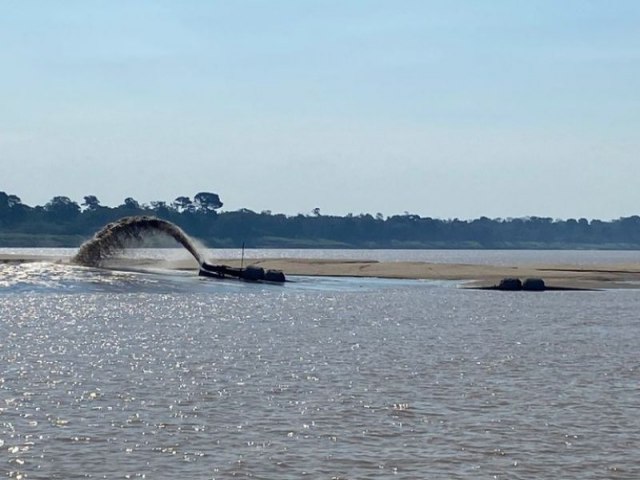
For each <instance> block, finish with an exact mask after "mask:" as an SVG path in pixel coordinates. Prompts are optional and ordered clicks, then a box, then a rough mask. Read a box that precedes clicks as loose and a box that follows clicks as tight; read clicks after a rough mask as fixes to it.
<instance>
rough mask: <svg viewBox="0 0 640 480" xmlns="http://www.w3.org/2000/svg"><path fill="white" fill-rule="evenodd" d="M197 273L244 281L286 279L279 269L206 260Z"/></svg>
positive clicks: (262, 281)
mask: <svg viewBox="0 0 640 480" xmlns="http://www.w3.org/2000/svg"><path fill="white" fill-rule="evenodd" d="M198 275H200V276H201V277H210V278H218V279H237V280H243V281H245V282H259V283H277V284H282V283H285V282H286V281H287V279H286V277H285V275H284V273H282V271H280V270H265V269H264V268H262V267H256V266H248V267H244V268H236V267H229V266H227V265H211V264H209V263H207V262H202V263H201V264H200V269H199V271H198Z"/></svg>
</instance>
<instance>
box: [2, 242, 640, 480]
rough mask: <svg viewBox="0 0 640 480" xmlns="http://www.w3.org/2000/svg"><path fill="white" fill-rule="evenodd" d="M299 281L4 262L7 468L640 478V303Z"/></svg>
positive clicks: (628, 294)
mask: <svg viewBox="0 0 640 480" xmlns="http://www.w3.org/2000/svg"><path fill="white" fill-rule="evenodd" d="M5 253H6V252H5ZM35 253H42V252H35ZM45 253H51V252H45ZM281 253H283V256H293V255H294V253H292V252H291V251H289V252H281ZM154 254H156V255H158V256H159V257H163V256H166V255H168V254H169V253H168V252H166V251H157V252H155V253H154ZM176 255H178V253H176ZM358 255H362V257H361V258H374V257H372V255H383V256H386V258H390V259H393V258H396V257H394V256H393V252H385V253H378V254H376V253H375V252H370V251H369V252H361V253H359V254H358ZM411 255H414V256H415V255H416V252H413V253H411V252H409V253H407V252H397V255H396V256H397V257H398V258H400V259H406V257H407V256H411ZM425 255H428V254H425ZM442 255H445V254H442ZM456 255H460V252H453V254H452V257H451V258H457V257H455V256H456ZM465 255H468V256H470V257H473V255H474V254H473V253H465ZM475 255H477V256H478V261H481V260H480V259H481V258H483V257H482V255H483V253H482V252H476V253H475ZM485 255H486V254H485ZM495 255H496V256H499V255H498V254H495ZM504 255H505V256H508V255H514V253H513V252H505V253H504ZM515 255H525V256H526V254H518V253H515ZM529 255H531V254H529ZM544 255H545V253H544V252H539V256H541V257H542V256H544ZM553 255H556V254H553ZM558 255H560V254H558ZM597 255H598V254H597V253H593V252H592V253H586V252H570V253H567V256H566V258H562V259H561V260H564V261H565V263H590V262H592V261H594V260H593V257H594V256H595V257H597ZM602 255H605V256H607V255H608V257H606V258H611V255H613V256H614V257H616V258H623V257H624V259H622V260H620V261H621V262H625V261H630V260H628V259H627V257H629V258H631V257H632V256H633V255H634V253H633V252H629V253H627V252H619V253H615V252H609V253H607V252H604V253H602ZM223 256H228V255H223ZM445 256H446V255H445ZM502 260H503V261H505V262H508V261H510V260H509V258H506V259H504V258H503V259H502ZM452 261H454V262H455V261H456V260H455V259H454V260H452ZM536 261H539V260H536ZM542 261H543V262H544V261H547V260H542ZM556 261H557V259H556ZM469 263H473V262H469ZM606 263H613V262H611V261H608V262H606ZM292 280H295V281H293V282H291V283H288V284H286V285H284V286H272V285H255V284H247V283H234V282H220V281H215V280H210V279H203V278H198V277H197V276H195V275H194V274H193V273H190V272H184V273H176V272H171V271H162V270H153V271H148V272H117V271H108V270H98V269H89V268H80V267H73V266H69V265H64V264H55V263H31V264H23V265H15V264H6V265H0V473H1V474H3V475H4V476H6V477H10V478H19V477H22V478H38V479H45V478H60V479H67V478H216V479H225V478H255V479H298V478H302V477H304V476H306V477H307V478H314V479H315V478H318V479H338V478H339V479H374V478H375V479H378V478H393V479H400V478H402V479H415V478H429V479H456V478H460V479H463V478H464V479H467V478H472V479H477V478H487V479H494V478H498V479H531V478H563V479H568V478H575V479H604V478H616V479H618V478H619V479H637V478H640V460H639V459H638V452H639V451H640V415H639V414H640V369H639V368H640V357H639V356H638V345H639V344H640V321H639V319H638V312H640V295H638V291H637V290H605V291H600V292H544V293H532V292H495V291H472V290H465V289H461V288H458V285H457V284H456V283H455V282H429V281H389V280H374V279H344V278H324V279H319V278H308V277H298V278H293V279H292Z"/></svg>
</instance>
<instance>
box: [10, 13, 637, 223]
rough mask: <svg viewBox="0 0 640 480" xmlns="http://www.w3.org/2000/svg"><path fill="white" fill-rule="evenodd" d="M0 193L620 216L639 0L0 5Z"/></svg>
mask: <svg viewBox="0 0 640 480" xmlns="http://www.w3.org/2000/svg"><path fill="white" fill-rule="evenodd" d="M0 65H2V69H1V70H0V95H1V96H0V172H1V173H0V190H2V191H6V192H7V193H13V194H16V195H18V196H19V197H21V199H22V201H23V202H24V203H27V204H29V205H43V204H44V203H46V202H47V201H48V200H50V199H51V198H52V197H53V196H56V195H64V196H68V197H70V198H72V199H73V200H75V201H77V202H81V201H82V197H83V196H84V195H89V194H92V195H96V196H97V197H98V198H99V199H100V200H101V201H102V203H103V204H105V205H109V206H115V205H118V204H120V203H122V201H123V199H124V198H125V197H129V196H131V197H133V198H135V199H136V200H138V201H139V202H141V203H144V202H150V201H152V200H164V201H169V202H170V201H172V200H173V199H174V198H176V197H177V196H180V195H187V196H191V197H192V196H193V195H194V194H195V193H197V192H199V191H212V192H216V193H218V194H219V195H220V197H221V199H222V200H223V202H225V207H224V209H225V210H236V209H239V208H250V209H252V210H256V211H262V210H272V211H273V212H281V213H287V214H297V213H300V212H302V213H308V212H310V211H311V209H313V208H315V207H318V208H320V210H321V212H322V213H326V214H340V215H343V214H346V213H349V212H352V213H354V214H358V213H364V212H367V213H372V214H375V213H377V212H382V213H383V214H385V215H391V214H396V213H402V212H405V211H408V212H410V213H416V214H419V215H422V216H432V217H437V218H453V217H458V218H476V217H479V216H482V215H485V216H488V217H491V218H495V217H503V218H506V217H522V216H527V215H538V216H550V217H554V218H570V217H573V218H578V217H586V218H589V219H591V218H601V219H611V218H617V217H620V216H629V215H633V214H640V188H639V186H638V184H637V183H638V182H637V179H638V175H637V173H636V172H637V170H638V165H639V160H640V155H639V152H640V148H639V147H640V1H637V0H628V1H625V0H616V1H610V0H601V1H590V0H573V1H572V0H562V1H558V0H549V1H541V0H540V1H539V0H531V1H521V0H513V1H506V0H475V1H472V0H469V1H455V0H442V1H429V0H415V1H410V0H389V1H376V0H367V1H365V0H335V1H332V0H318V1H311V0H309V1H301V0H262V1H257V0H256V1H250V0H242V1H226V0H225V1H205V0H202V1H195V0H180V1H178V0H174V1H161V0H148V1H144V0H136V1H131V0H120V1H119V0H106V1H97V0H77V1H69V0H57V1H49V0H42V1H32V0H3V1H2V4H1V8H0Z"/></svg>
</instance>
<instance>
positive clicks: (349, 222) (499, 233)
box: [0, 192, 640, 249]
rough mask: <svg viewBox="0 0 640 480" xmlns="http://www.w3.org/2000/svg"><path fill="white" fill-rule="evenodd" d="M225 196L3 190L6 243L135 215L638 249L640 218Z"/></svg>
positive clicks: (276, 240)
mask: <svg viewBox="0 0 640 480" xmlns="http://www.w3.org/2000/svg"><path fill="white" fill-rule="evenodd" d="M222 206H223V203H222V201H221V200H220V197H219V195H218V194H216V193H212V192H200V193H197V194H196V195H195V196H194V197H193V199H192V198H190V197H188V196H179V197H177V198H176V199H175V200H173V201H172V202H166V201H153V202H150V204H141V203H139V202H138V201H136V200H135V199H133V198H131V197H128V198H125V199H124V201H123V202H122V203H121V204H120V205H118V206H116V207H108V206H104V205H102V204H101V202H100V200H98V198H97V197H96V196H95V195H87V196H85V197H84V198H83V201H82V202H81V203H79V204H78V203H77V202H75V201H73V200H71V199H70V198H69V197H64V196H56V197H53V198H52V199H51V200H50V201H49V202H47V203H46V204H45V205H42V206H35V207H31V206H29V205H26V204H24V203H22V201H21V199H20V197H18V196H17V195H14V194H7V193H5V192H0V246H3V247H19V246H67V247H76V246H78V245H80V244H81V243H82V242H83V241H84V240H86V239H87V238H89V237H91V236H92V235H93V234H94V233H95V232H96V231H98V230H99V229H100V228H102V227H103V226H104V225H106V224H107V223H109V222H113V221H115V220H117V219H119V218H121V217H125V216H131V215H153V216H157V217H160V218H164V219H166V220H169V221H171V222H173V223H175V224H177V225H179V226H180V227H181V228H182V229H184V230H185V231H186V232H187V233H188V234H189V235H191V236H193V237H195V238H198V239H200V240H201V241H203V242H204V243H205V244H206V245H207V246H210V247H238V246H239V245H241V244H242V243H243V242H246V245H247V246H249V247H290V248H296V247H297V248H304V247H315V248H495V249H500V248H560V249H562V248H612V249H613V248H617V249H638V248H640V217H639V216H636V215H634V216H632V217H625V218H619V219H617V220H612V221H601V220H591V221H589V220H587V219H585V218H580V219H577V220H576V219H568V220H557V219H552V218H548V217H526V218H508V219H500V218H496V219H490V218H487V217H481V218H478V219H474V220H459V219H453V220H452V219H436V218H431V217H421V216H419V215H415V214H411V213H408V212H405V213H404V214H403V215H393V216H388V217H385V216H384V215H382V214H381V213H377V214H376V215H371V214H368V213H367V214H359V215H353V214H348V215H346V216H344V217H342V216H333V215H322V214H321V212H320V209H318V208H315V209H313V210H312V211H311V212H310V213H309V214H298V215H293V216H288V215H284V214H274V213H272V212H271V211H268V210H265V211H262V212H260V213H258V212H254V211H251V210H248V209H240V210H237V211H229V212H227V211H219V210H220V208H221V207H222Z"/></svg>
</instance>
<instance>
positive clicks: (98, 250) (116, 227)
mask: <svg viewBox="0 0 640 480" xmlns="http://www.w3.org/2000/svg"><path fill="white" fill-rule="evenodd" d="M158 234H160V235H164V236H167V237H169V238H173V239H174V240H176V241H177V242H178V243H179V244H181V245H182V246H183V247H184V248H186V249H187V250H188V251H189V253H191V255H193V257H194V258H195V259H196V261H197V262H198V264H202V262H203V261H204V258H203V256H202V254H201V253H200V251H199V249H198V248H197V247H196V244H195V242H194V241H193V239H191V238H190V237H189V236H188V235H187V234H186V233H185V232H184V231H183V230H182V229H181V228H180V227H178V226H177V225H175V224H173V223H171V222H169V221H167V220H162V219H160V218H156V217H147V216H134V217H124V218H121V219H120V220H118V221H117V222H113V223H109V224H108V225H105V226H104V227H103V228H102V229H101V230H100V231H99V232H97V233H96V234H95V235H94V237H93V238H92V239H90V240H88V241H86V242H85V243H84V244H82V246H81V247H80V249H79V250H78V253H77V254H76V255H75V256H74V257H73V260H72V261H73V262H74V263H77V264H79V265H85V266H90V267H97V266H100V265H101V264H102V263H103V262H104V261H105V260H106V259H108V258H110V257H113V256H114V255H116V254H118V253H120V252H122V251H124V250H125V249H127V248H131V247H135V246H139V245H141V244H142V243H143V242H144V240H145V239H147V238H150V237H151V236H153V235H158Z"/></svg>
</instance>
